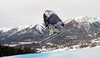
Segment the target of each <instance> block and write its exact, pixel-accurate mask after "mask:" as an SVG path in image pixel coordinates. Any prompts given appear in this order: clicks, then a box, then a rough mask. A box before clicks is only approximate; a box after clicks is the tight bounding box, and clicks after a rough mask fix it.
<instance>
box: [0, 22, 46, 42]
mask: <svg viewBox="0 0 100 58" xmlns="http://www.w3.org/2000/svg"><path fill="white" fill-rule="evenodd" d="M2 30H4V29H2V28H1V34H0V41H2V42H3V41H8V42H9V41H10V42H11V41H27V40H28V39H30V40H35V39H36V36H37V38H38V37H39V36H42V34H43V33H44V32H46V30H45V27H44V26H43V25H42V24H39V23H37V24H35V25H25V26H18V27H14V28H10V29H9V30H7V31H5V32H4V31H3V32H2ZM18 38H19V39H18ZM22 39H23V40H22ZM24 39H25V40H24Z"/></svg>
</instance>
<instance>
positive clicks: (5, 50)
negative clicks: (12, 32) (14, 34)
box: [0, 44, 36, 57]
mask: <svg viewBox="0 0 100 58" xmlns="http://www.w3.org/2000/svg"><path fill="white" fill-rule="evenodd" d="M27 53H36V51H35V49H31V48H28V47H25V48H23V49H21V48H14V47H9V46H2V45H1V44H0V57H2V56H11V55H19V54H27Z"/></svg>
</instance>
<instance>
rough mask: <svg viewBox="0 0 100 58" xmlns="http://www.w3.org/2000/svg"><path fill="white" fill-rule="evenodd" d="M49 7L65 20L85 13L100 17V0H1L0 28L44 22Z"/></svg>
mask: <svg viewBox="0 0 100 58" xmlns="http://www.w3.org/2000/svg"><path fill="white" fill-rule="evenodd" d="M47 9H50V10H53V11H54V12H55V13H56V14H57V15H58V16H59V17H60V18H61V19H62V20H63V21H64V20H67V19H70V18H75V17H79V16H84V15H89V16H96V17H100V0H0V28H1V27H16V26H22V25H31V24H35V23H37V22H38V23H43V13H44V11H45V10H47Z"/></svg>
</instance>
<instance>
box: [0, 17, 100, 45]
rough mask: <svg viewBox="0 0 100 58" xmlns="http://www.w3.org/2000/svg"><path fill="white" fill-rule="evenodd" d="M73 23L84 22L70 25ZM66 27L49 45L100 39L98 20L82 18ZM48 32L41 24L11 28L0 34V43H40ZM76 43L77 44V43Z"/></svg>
mask: <svg viewBox="0 0 100 58" xmlns="http://www.w3.org/2000/svg"><path fill="white" fill-rule="evenodd" d="M74 22H86V23H79V24H71V23H74ZM64 23H66V27H65V28H63V29H62V33H61V35H59V36H57V37H55V38H54V39H52V40H50V41H49V42H50V43H54V44H58V45H59V44H60V45H68V43H69V42H73V41H74V42H73V44H78V43H79V42H81V41H84V40H85V41H86V40H91V39H95V38H100V18H97V17H90V16H83V17H78V18H73V19H69V20H67V21H65V22H64ZM48 33H49V32H48V30H46V28H45V27H44V25H43V24H39V23H38V24H35V25H28V26H26V27H24V28H22V27H16V28H11V29H10V30H8V31H7V32H3V33H2V32H1V33H0V43H7V42H21V41H22V42H23V41H41V40H44V39H45V38H46V37H48V35H49V34H48ZM77 41H78V42H77Z"/></svg>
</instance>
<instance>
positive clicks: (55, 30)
mask: <svg viewBox="0 0 100 58" xmlns="http://www.w3.org/2000/svg"><path fill="white" fill-rule="evenodd" d="M54 32H55V33H59V32H60V31H59V29H58V27H57V25H56V24H55V25H54Z"/></svg>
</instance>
